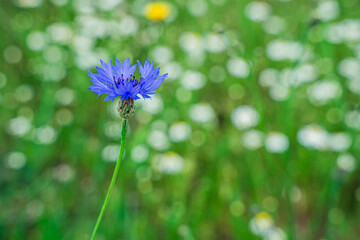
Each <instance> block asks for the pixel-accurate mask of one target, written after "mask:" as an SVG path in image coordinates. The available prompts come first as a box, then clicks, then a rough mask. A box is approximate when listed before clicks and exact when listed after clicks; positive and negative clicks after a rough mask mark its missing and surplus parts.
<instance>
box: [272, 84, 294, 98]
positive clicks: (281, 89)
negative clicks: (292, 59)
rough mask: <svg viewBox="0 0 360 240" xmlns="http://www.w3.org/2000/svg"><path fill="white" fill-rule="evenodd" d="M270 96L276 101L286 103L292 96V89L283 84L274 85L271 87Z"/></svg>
mask: <svg viewBox="0 0 360 240" xmlns="http://www.w3.org/2000/svg"><path fill="white" fill-rule="evenodd" d="M269 94H270V97H271V98H272V99H274V100H275V101H280V102H281V101H285V100H287V99H288V98H289V96H290V88H289V87H288V86H286V85H284V84H282V83H278V84H274V85H272V86H271V87H270V92H269Z"/></svg>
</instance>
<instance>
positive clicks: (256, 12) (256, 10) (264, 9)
mask: <svg viewBox="0 0 360 240" xmlns="http://www.w3.org/2000/svg"><path fill="white" fill-rule="evenodd" d="M245 14H246V16H247V17H248V18H249V19H251V20H253V21H254V22H263V21H265V20H267V19H268V17H269V16H270V14H271V6H270V5H269V4H267V3H266V2H263V1H252V2H249V3H248V4H247V5H246V7H245Z"/></svg>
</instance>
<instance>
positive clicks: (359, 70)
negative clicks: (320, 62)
mask: <svg viewBox="0 0 360 240" xmlns="http://www.w3.org/2000/svg"><path fill="white" fill-rule="evenodd" d="M338 70H339V73H340V75H341V76H343V77H346V78H347V79H356V78H359V77H360V61H359V60H358V59H356V58H350V57H349V58H345V59H343V60H341V62H340V63H339V66H338Z"/></svg>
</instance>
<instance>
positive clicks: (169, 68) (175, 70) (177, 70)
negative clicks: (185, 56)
mask: <svg viewBox="0 0 360 240" xmlns="http://www.w3.org/2000/svg"><path fill="white" fill-rule="evenodd" d="M162 70H163V72H166V73H169V75H168V76H167V78H166V81H169V80H170V81H173V80H175V79H177V78H178V77H180V76H181V74H182V73H183V68H182V66H181V64H180V63H178V62H169V63H166V64H165V65H164V67H162Z"/></svg>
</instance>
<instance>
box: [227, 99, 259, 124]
mask: <svg viewBox="0 0 360 240" xmlns="http://www.w3.org/2000/svg"><path fill="white" fill-rule="evenodd" d="M259 118H260V116H259V113H258V112H257V111H256V110H255V109H254V108H253V107H251V106H246V105H244V106H240V107H237V108H236V109H235V110H234V111H233V112H232V113H231V121H232V122H233V124H234V125H235V127H236V128H238V129H240V130H242V129H247V128H251V127H254V126H256V125H257V124H258V122H259Z"/></svg>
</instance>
